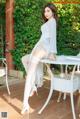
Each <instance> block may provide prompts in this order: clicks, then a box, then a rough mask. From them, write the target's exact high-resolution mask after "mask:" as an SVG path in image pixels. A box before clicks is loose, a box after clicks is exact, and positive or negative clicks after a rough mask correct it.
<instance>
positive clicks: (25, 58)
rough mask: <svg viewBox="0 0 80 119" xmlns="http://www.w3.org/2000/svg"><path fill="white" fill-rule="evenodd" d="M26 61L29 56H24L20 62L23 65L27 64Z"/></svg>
mask: <svg viewBox="0 0 80 119" xmlns="http://www.w3.org/2000/svg"><path fill="white" fill-rule="evenodd" d="M28 59H29V55H25V56H23V57H22V58H21V61H22V63H25V62H27V60H28Z"/></svg>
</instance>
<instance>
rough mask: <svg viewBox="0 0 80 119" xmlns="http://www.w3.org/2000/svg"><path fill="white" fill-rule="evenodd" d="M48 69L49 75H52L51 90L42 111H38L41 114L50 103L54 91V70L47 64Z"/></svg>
mask: <svg viewBox="0 0 80 119" xmlns="http://www.w3.org/2000/svg"><path fill="white" fill-rule="evenodd" d="M46 65H47V64H46ZM47 69H48V73H49V75H50V76H51V86H50V92H49V95H48V98H47V100H46V102H45V103H44V105H43V107H42V108H41V109H40V111H39V112H38V114H41V113H42V111H43V110H44V109H45V107H46V106H47V105H48V103H49V101H50V99H51V96H52V93H53V74H52V71H51V69H50V67H49V65H47Z"/></svg>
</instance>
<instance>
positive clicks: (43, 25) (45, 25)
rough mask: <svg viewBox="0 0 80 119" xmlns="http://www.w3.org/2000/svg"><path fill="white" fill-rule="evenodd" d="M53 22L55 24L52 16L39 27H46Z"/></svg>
mask: <svg viewBox="0 0 80 119" xmlns="http://www.w3.org/2000/svg"><path fill="white" fill-rule="evenodd" d="M54 24H56V20H55V19H54V18H51V19H49V20H48V21H47V22H45V23H44V24H42V25H41V29H46V28H47V27H50V26H53V25H54Z"/></svg>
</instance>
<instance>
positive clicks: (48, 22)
mask: <svg viewBox="0 0 80 119" xmlns="http://www.w3.org/2000/svg"><path fill="white" fill-rule="evenodd" d="M54 23H56V20H55V18H51V19H49V20H48V21H47V24H54Z"/></svg>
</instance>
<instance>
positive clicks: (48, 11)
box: [44, 7, 53, 19]
mask: <svg viewBox="0 0 80 119" xmlns="http://www.w3.org/2000/svg"><path fill="white" fill-rule="evenodd" d="M44 16H45V17H46V19H50V18H51V17H53V12H52V10H51V9H50V8H49V7H46V8H45V10H44Z"/></svg>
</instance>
